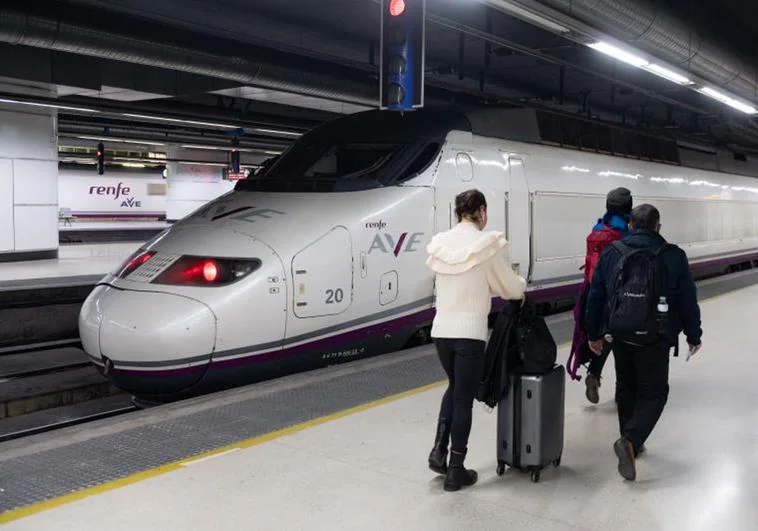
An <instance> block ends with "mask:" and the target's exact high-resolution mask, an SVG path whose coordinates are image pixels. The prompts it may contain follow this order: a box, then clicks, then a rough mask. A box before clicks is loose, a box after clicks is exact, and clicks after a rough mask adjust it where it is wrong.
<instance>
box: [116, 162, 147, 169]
mask: <svg viewBox="0 0 758 531" xmlns="http://www.w3.org/2000/svg"><path fill="white" fill-rule="evenodd" d="M120 165H121V166H123V167H124V168H144V167H145V165H144V164H143V163H141V162H122V163H121V164H120Z"/></svg>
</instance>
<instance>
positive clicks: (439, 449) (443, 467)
mask: <svg viewBox="0 0 758 531" xmlns="http://www.w3.org/2000/svg"><path fill="white" fill-rule="evenodd" d="M449 438H450V432H449V424H448V422H447V419H445V418H440V419H439V420H438V421H437V435H436V436H435V438H434V448H432V451H431V452H430V453H429V468H430V469H431V470H432V471H434V472H436V473H437V474H442V475H443V476H444V475H445V474H447V441H448V439H449Z"/></svg>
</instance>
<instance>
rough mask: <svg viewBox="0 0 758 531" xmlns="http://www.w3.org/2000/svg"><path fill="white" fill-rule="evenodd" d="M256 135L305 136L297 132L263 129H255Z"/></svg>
mask: <svg viewBox="0 0 758 531" xmlns="http://www.w3.org/2000/svg"><path fill="white" fill-rule="evenodd" d="M253 131H255V132H256V133H269V134H272V135H285V136H303V134H302V133H296V132H295V131H281V130H279V129H265V128H261V127H256V128H255V129H253Z"/></svg>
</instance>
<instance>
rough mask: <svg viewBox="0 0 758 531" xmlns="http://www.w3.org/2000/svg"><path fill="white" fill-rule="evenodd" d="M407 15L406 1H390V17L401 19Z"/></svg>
mask: <svg viewBox="0 0 758 531" xmlns="http://www.w3.org/2000/svg"><path fill="white" fill-rule="evenodd" d="M403 13H405V0H390V15H392V16H393V17H399V16H400V15H402V14H403Z"/></svg>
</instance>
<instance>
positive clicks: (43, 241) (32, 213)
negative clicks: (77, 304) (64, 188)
mask: <svg viewBox="0 0 758 531" xmlns="http://www.w3.org/2000/svg"><path fill="white" fill-rule="evenodd" d="M0 91H3V92H16V93H19V92H23V93H26V94H30V93H33V94H43V95H49V94H50V92H49V90H45V89H39V90H37V89H34V88H28V87H24V88H23V89H22V88H21V87H19V86H18V85H16V84H14V83H10V82H0ZM56 117H57V113H56V110H55V109H50V108H46V107H37V106H31V105H17V104H4V103H0V261H10V260H30V259H40V258H56V257H57V256H58V148H57V138H56V124H55V120H56Z"/></svg>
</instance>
